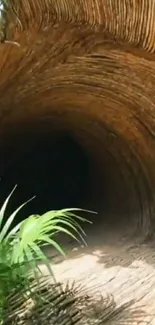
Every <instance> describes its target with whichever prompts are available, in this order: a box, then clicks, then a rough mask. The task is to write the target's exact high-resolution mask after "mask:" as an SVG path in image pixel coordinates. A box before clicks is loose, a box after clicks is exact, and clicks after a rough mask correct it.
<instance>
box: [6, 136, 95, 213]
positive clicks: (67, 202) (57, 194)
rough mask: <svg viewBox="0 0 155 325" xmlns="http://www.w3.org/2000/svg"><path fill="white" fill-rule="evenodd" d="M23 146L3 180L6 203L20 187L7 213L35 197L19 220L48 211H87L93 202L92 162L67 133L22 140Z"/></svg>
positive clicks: (24, 209)
mask: <svg viewBox="0 0 155 325" xmlns="http://www.w3.org/2000/svg"><path fill="white" fill-rule="evenodd" d="M23 144H24V146H23V148H21V147H20V150H19V151H18V154H17V153H16V155H15V156H14V158H13V159H12V161H11V162H10V164H9V166H8V167H7V169H6V170H5V174H3V175H2V179H1V189H2V193H3V199H4V194H5V197H6V196H7V195H8V193H9V192H10V191H11V189H12V188H13V187H14V185H15V184H17V189H16V191H15V193H14V195H13V197H12V199H11V201H10V203H9V207H8V208H9V209H8V213H9V212H11V211H13V210H14V209H16V208H17V207H18V206H19V205H20V204H22V203H23V202H25V201H26V200H28V199H29V198H30V197H33V196H35V198H34V199H33V200H32V202H30V203H28V205H27V206H26V207H24V208H23V210H22V211H21V212H20V213H19V216H18V219H24V218H25V217H27V216H28V215H31V214H32V213H36V214H43V213H45V212H46V211H48V210H58V209H62V208H73V207H80V208H85V204H86V202H88V201H90V198H91V189H92V184H91V181H92V180H91V159H90V157H89V155H88V153H87V152H86V151H85V150H84V148H83V147H82V146H81V145H80V144H79V143H78V141H76V139H75V137H73V136H72V134H70V133H68V132H58V133H56V134H52V135H51V137H49V134H48V136H39V134H37V136H36V137H33V138H32V137H30V138H27V137H25V139H24V138H23ZM1 200H2V198H1Z"/></svg>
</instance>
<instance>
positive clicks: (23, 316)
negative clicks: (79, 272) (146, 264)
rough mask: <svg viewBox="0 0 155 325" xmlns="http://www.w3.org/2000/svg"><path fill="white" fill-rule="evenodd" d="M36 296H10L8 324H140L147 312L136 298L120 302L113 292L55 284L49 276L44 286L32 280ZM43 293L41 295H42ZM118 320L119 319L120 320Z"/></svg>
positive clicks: (6, 322)
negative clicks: (135, 303)
mask: <svg viewBox="0 0 155 325" xmlns="http://www.w3.org/2000/svg"><path fill="white" fill-rule="evenodd" d="M32 288H33V292H34V294H33V297H34V299H29V300H23V298H22V296H21V295H20V294H19V293H18V294H17V295H16V299H15V296H14V295H12V296H10V297H9V300H8V301H9V309H8V310H7V317H6V319H5V321H4V324H5V325H7V324H10V325H13V324H17V323H18V324H23V325H24V324H25V325H28V324H29V325H31V324H37V325H40V324H43V325H46V324H52V325H53V324H57V325H59V324H60V325H71V324H72V325H74V324H77V325H81V324H86V325H95V324H96V325H101V324H110V322H111V321H113V320H114V319H116V322H115V324H119V325H129V324H135V323H136V324H137V323H139V322H140V321H142V320H143V318H144V316H146V315H145V313H144V311H143V310H142V309H140V308H135V307H134V300H131V301H129V302H127V303H123V304H122V305H120V306H117V305H116V303H115V300H114V298H113V296H112V295H108V294H106V293H105V294H104V295H101V293H100V292H95V291H94V289H93V288H92V289H93V293H92V294H91V293H90V292H89V293H88V292H87V290H86V288H85V287H84V286H82V285H77V284H75V283H73V284H72V285H70V284H67V285H66V286H65V287H63V286H62V285H61V284H52V283H51V279H50V278H49V277H46V278H43V279H42V281H41V282H40V288H39V290H38V289H37V286H36V283H32ZM38 297H39V299H38ZM117 320H118V323H117Z"/></svg>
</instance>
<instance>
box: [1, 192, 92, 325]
mask: <svg viewBox="0 0 155 325" xmlns="http://www.w3.org/2000/svg"><path fill="white" fill-rule="evenodd" d="M14 190H15V188H14V189H13V191H12V192H11V194H10V195H9V196H8V197H7V199H6V201H5V202H4V204H3V206H2V208H1V210H0V321H1V323H2V320H3V317H4V310H5V309H6V308H7V297H8V295H9V294H10V292H12V291H14V292H17V291H19V290H21V294H23V295H25V294H28V295H30V294H31V290H30V284H31V278H33V279H35V280H36V281H39V272H40V271H39V268H38V263H39V261H43V262H44V263H45V264H46V266H47V267H48V269H49V271H50V273H51V275H52V276H53V277H54V275H53V273H52V269H51V266H50V263H49V260H48V258H47V257H46V255H45V254H44V253H43V251H42V247H43V246H44V245H47V244H51V245H52V246H53V247H54V248H55V249H56V250H57V251H58V252H59V253H60V254H62V255H65V253H64V249H63V248H62V247H61V246H60V245H59V244H58V243H57V241H56V240H55V235H56V234H57V233H59V232H63V233H65V234H67V235H68V236H70V237H72V238H74V239H75V240H82V241H84V235H85V233H84V231H83V230H82V228H81V226H80V222H88V221H87V220H86V219H85V218H83V217H80V216H78V215H77V214H76V213H77V212H79V211H83V210H81V209H63V210H59V211H48V212H46V213H45V214H43V215H31V216H29V217H28V218H26V219H25V220H23V221H22V222H20V223H19V224H17V225H16V226H14V227H13V228H11V226H12V223H13V221H14V219H15V217H16V215H17V213H18V212H19V210H21V209H22V207H23V206H24V205H25V204H27V203H28V202H29V201H27V202H26V203H24V204H23V205H21V206H20V207H18V209H17V210H16V211H14V212H13V213H12V214H11V215H10V217H9V218H8V219H7V220H6V221H4V214H5V211H6V208H7V205H8V202H9V200H10V198H11V196H12V194H13V192H14ZM87 212H89V211H87Z"/></svg>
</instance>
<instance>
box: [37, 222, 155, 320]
mask: <svg viewBox="0 0 155 325" xmlns="http://www.w3.org/2000/svg"><path fill="white" fill-rule="evenodd" d="M101 230H102V229H101V227H100V228H98V229H96V231H94V230H93V234H91V232H90V233H89V235H88V238H87V243H88V247H80V246H79V247H76V245H75V243H74V244H73V243H68V244H67V243H66V247H67V259H66V260H65V261H60V260H59V259H58V258H57V257H55V258H54V257H53V258H52V261H53V263H57V264H56V265H54V267H53V268H54V271H55V274H56V275H57V279H58V280H61V281H67V280H70V281H71V280H73V281H74V280H75V281H76V283H77V284H78V283H82V284H83V285H84V286H85V288H86V290H88V292H90V293H91V294H92V295H93V297H94V301H95V297H96V295H97V292H98V291H100V292H101V294H102V295H103V297H105V301H106V304H107V305H108V306H109V304H111V306H114V305H115V308H114V311H112V312H111V316H110V319H109V320H107V321H106V324H108V325H137V324H138V325H148V324H149V325H150V324H151V325H155V242H151V243H150V244H140V242H139V241H138V240H133V241H129V240H127V238H126V237H122V234H121V233H120V232H117V231H112V230H108V229H105V230H104V233H103V231H101ZM94 234H96V235H94ZM52 254H53V252H52V251H51V249H49V250H48V255H49V256H51V255H52ZM42 268H44V267H43V266H42ZM45 272H46V271H45ZM126 303H127V305H126ZM124 304H125V305H124ZM125 306H126V307H125ZM98 307H99V306H98ZM104 308H105V306H104ZM112 308H113V307H112ZM99 324H105V322H102V321H101V322H100V323H99Z"/></svg>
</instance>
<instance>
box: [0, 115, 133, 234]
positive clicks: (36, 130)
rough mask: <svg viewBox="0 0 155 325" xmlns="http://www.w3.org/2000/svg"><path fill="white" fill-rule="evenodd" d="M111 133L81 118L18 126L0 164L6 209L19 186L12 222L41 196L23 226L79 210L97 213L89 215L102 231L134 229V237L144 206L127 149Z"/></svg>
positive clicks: (12, 205) (23, 215)
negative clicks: (54, 213) (32, 217)
mask: <svg viewBox="0 0 155 325" xmlns="http://www.w3.org/2000/svg"><path fill="white" fill-rule="evenodd" d="M43 121H44V122H43ZM109 132H110V131H109V130H108V129H106V128H105V127H104V125H101V124H98V123H97V122H96V123H92V122H91V123H90V120H89V119H88V117H87V116H84V114H83V115H82V114H76V112H71V113H69V114H65V117H64V116H63V115H62V117H61V116H60V115H59V116H57V115H54V114H53V115H51V116H50V118H49V119H44V120H42V121H41V122H40V121H39V122H38V121H34V120H32V121H31V122H30V121H29V122H28V123H25V124H23V127H22V124H20V128H16V127H15V126H14V127H13V128H12V133H10V135H9V136H8V139H7V141H5V142H4V141H3V143H4V144H5V145H4V151H3V161H2V159H1V161H0V176H1V181H0V186H1V191H0V205H2V203H3V201H4V200H5V199H6V197H7V196H8V194H9V193H10V192H11V190H12V189H13V187H14V186H15V184H17V188H16V191H15V193H14V194H13V196H12V199H11V201H10V203H9V205H8V209H7V213H6V218H7V216H8V215H9V214H10V213H11V212H12V211H14V210H15V209H16V208H17V207H18V206H19V205H21V204H22V203H23V202H25V201H27V200H28V199H30V198H31V197H33V196H35V199H33V200H32V201H31V202H29V203H28V205H26V206H25V207H24V208H23V209H22V211H21V212H20V213H19V214H18V217H17V219H16V220H17V222H18V221H21V220H23V219H25V218H26V217H28V216H29V215H31V214H43V213H45V212H47V211H49V210H58V209H62V208H76V207H79V208H82V209H88V210H91V211H96V212H97V215H86V217H88V218H89V219H91V220H92V222H93V225H97V227H101V228H102V229H103V228H105V227H107V226H108V227H110V228H113V229H114V228H115V229H118V230H119V229H120V228H122V229H123V231H124V229H125V228H126V229H127V231H128V229H129V228H130V229H131V233H132V234H134V231H135V230H136V229H137V211H139V201H138V200H137V196H136V194H137V193H136V191H137V188H136V187H134V186H133V185H134V183H132V182H131V180H132V179H133V171H132V170H131V169H129V168H128V164H127V162H126V156H127V154H128V153H126V149H127V146H125V144H124V142H123V141H122V139H121V138H119V137H115V138H114V137H113V138H111V137H110V136H109ZM1 153H2V149H1ZM122 153H123V154H124V156H123V155H122ZM1 157H2V155H1ZM127 157H129V156H127ZM135 216H136V217H135ZM130 226H131V227H130Z"/></svg>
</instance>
